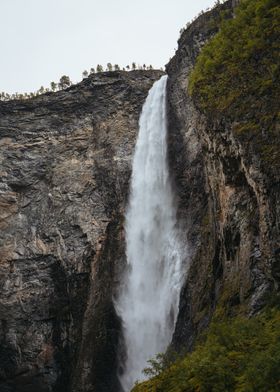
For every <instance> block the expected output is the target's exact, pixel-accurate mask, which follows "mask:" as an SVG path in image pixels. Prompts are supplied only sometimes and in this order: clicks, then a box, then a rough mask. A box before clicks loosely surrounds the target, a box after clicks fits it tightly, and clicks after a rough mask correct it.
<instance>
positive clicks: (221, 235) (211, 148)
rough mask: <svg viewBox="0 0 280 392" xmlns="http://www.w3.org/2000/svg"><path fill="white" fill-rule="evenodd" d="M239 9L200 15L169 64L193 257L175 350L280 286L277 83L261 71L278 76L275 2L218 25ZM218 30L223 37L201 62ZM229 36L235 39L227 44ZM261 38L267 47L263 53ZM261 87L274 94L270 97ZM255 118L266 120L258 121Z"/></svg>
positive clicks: (178, 171) (173, 143)
mask: <svg viewBox="0 0 280 392" xmlns="http://www.w3.org/2000/svg"><path fill="white" fill-rule="evenodd" d="M236 5H237V4H236V2H235V1H228V2H226V3H224V4H222V5H220V6H217V7H216V8H214V9H213V10H212V11H210V12H207V13H205V14H204V15H202V16H200V17H199V18H198V19H197V20H196V21H195V22H194V23H193V24H192V25H190V26H189V27H188V28H187V29H186V30H185V31H184V32H183V34H182V36H181V37H180V39H179V42H178V44H179V45H178V50H177V52H176V55H175V56H174V58H173V59H172V60H171V62H170V63H169V64H168V66H167V72H168V75H169V119H170V148H171V151H170V162H171V165H172V167H173V173H174V181H175V184H176V185H177V188H178V192H179V195H180V196H179V197H180V205H181V209H180V216H181V217H182V219H184V220H185V222H186V223H185V225H186V229H187V237H188V239H189V241H190V244H191V245H192V249H193V253H192V256H191V260H190V268H189V276H188V279H187V282H186V285H185V288H184V291H183V293H182V296H181V304H180V314H179V318H178V323H177V328H176V332H175V336H174V346H175V347H176V348H177V349H181V348H182V346H184V347H187V348H190V347H192V345H193V342H194V339H195V336H196V334H197V333H198V332H199V331H201V330H202V329H203V328H205V326H206V325H208V323H209V320H210V319H211V317H212V314H213V312H214V310H215V309H216V307H217V305H219V306H220V307H221V308H223V310H224V312H225V313H227V314H231V315H234V314H246V315H249V314H254V313H256V312H257V311H258V310H260V309H261V308H262V307H263V305H264V304H265V302H266V301H267V297H269V296H271V295H273V293H274V292H276V291H277V290H278V288H279V263H280V260H279V254H280V243H279V177H280V171H279V166H278V164H277V161H276V160H277V159H278V158H279V152H280V151H279V122H278V119H277V115H275V113H276V114H277V108H278V111H279V100H278V97H279V81H277V80H275V81H273V78H274V77H273V76H270V77H271V78H272V80H271V83H270V82H269V83H268V82H267V80H268V79H269V76H268V75H269V73H267V72H265V70H266V68H264V67H263V66H262V65H263V64H265V65H267V64H268V66H267V68H268V69H271V70H272V69H273V70H274V71H275V67H274V65H273V64H274V61H275V60H274V58H273V56H274V53H276V52H273V50H274V49H272V48H275V47H276V46H275V45H277V42H278V46H279V41H278V39H277V36H278V33H276V31H277V30H273V29H270V30H269V29H268V28H267V30H264V28H263V26H270V25H271V26H274V24H275V22H274V18H276V17H277V16H276V14H275V12H276V9H277V4H276V2H273V1H270V0H267V1H266V0H264V1H259V2H258V1H254V2H252V1H251V2H248V1H243V2H242V3H241V7H242V8H241V11H237V14H236V15H235V18H234V19H233V21H232V22H230V21H228V22H222V20H223V19H229V20H230V19H231V18H232V15H233V13H234V12H235V7H236ZM252 5H253V6H252ZM261 6H262V7H264V8H263V9H261V8H260V7H261ZM246 7H247V8H248V7H249V8H250V9H248V10H247V8H246ZM254 7H255V9H256V11H255V12H256V16H255V13H254ZM275 7H276V8H275ZM278 7H279V5H278ZM252 8H253V9H252ZM256 21H257V22H256ZM242 23H243V27H244V28H243V30H242V29H241V27H242ZM221 24H222V26H223V27H222V29H221V31H222V32H221V33H219V35H217V36H215V39H213V40H212V41H211V44H209V45H208V44H207V45H206V46H205V50H204V49H203V50H202V55H201V56H199V57H198V55H199V53H200V52H201V48H203V46H204V45H205V44H206V43H207V42H209V40H210V39H211V38H212V37H213V36H214V35H215V34H216V33H217V32H218V30H219V27H220V26H221ZM229 24H230V27H228V25H229ZM256 26H257V27H256ZM258 26H259V27H258ZM258 28H259V30H258ZM230 29H231V30H230ZM234 29H236V32H235V30H234ZM240 31H242V34H240ZM268 31H270V33H269V34H270V35H268ZM233 32H235V33H236V35H237V36H238V37H239V39H237V38H236V39H231V38H230V36H229V35H230V34H231V35H233ZM221 34H222V35H221ZM246 34H247V36H246ZM226 35H228V38H227V39H226V38H225V36H226ZM262 35H263V36H265V37H266V38H264V42H265V45H266V49H263V50H259V48H260V45H261V44H260V42H263V41H262ZM255 36H256V41H257V44H255V41H254V39H255ZM247 42H248V44H247ZM245 44H246V45H247V46H248V48H249V49H247V47H246V45H245ZM222 45H224V47H223V46H222ZM226 45H227V46H226ZM242 45H243V46H244V52H243V53H242V54H240V51H241V49H242V47H243V46H242ZM235 46H236V47H235ZM215 48H216V51H215ZM269 48H271V50H269ZM246 49H247V50H248V51H249V50H250V52H249V54H247V53H246V52H245V51H246ZM232 53H235V56H236V60H235V58H234V55H232ZM278 53H279V52H278ZM207 56H208V57H207ZM223 56H224V57H223ZM230 56H231V57H230ZM241 56H243V57H242V58H245V60H246V67H245V63H244V64H243V65H242V64H241V63H239V59H240V58H241ZM246 56H247V57H246ZM250 56H251V57H250ZM197 59H198V60H197ZM234 61H236V64H235V67H234ZM219 62H220V63H219ZM213 64H215V65H214V67H212V66H213ZM270 64H271V65H273V67H272V66H270ZM194 66H195V68H194ZM219 66H220V68H219ZM198 67H199V69H198ZM203 67H204V68H203ZM215 67H216V68H215ZM258 67H260V68H262V71H259V68H258ZM269 67H270V68H269ZM193 68H194V69H195V73H193V75H192V79H191V81H192V85H191V89H190V86H189V81H190V74H191V71H192V70H193ZM233 68H234V69H235V72H236V73H235V74H234V73H233V71H232V69H233ZM274 71H273V72H274ZM252 75H253V76H252ZM261 75H262V77H263V79H262V80H263V81H264V83H263V84H262V83H259V80H260V78H261ZM254 76H255V78H256V84H255V85H254V84H253V83H254ZM203 78H204V79H203ZM227 78H228V79H227ZM233 78H234V79H233ZM245 81H246V82H247V83H245ZM223 82H225V83H224V85H223V84H222V83H223ZM231 82H232V84H231ZM226 83H227V84H226ZM238 83H239V84H238ZM231 85H232V88H231ZM263 85H265V86H266V87H269V89H270V90H269V91H268V92H267V90H265V93H266V94H267V95H264V89H263ZM221 86H224V88H225V90H223V89H222V87H221ZM225 86H227V87H225ZM190 90H191V91H192V93H193V94H192V96H191V95H190V93H189V92H190ZM231 92H234V94H231ZM206 93H208V94H209V96H208V95H207V94H206ZM212 93H213V94H212ZM211 94H212V95H211ZM215 94H216V95H215ZM207 99H208V100H207ZM271 108H273V109H271ZM226 109H227V110H226ZM272 110H273V112H272ZM259 112H261V119H266V120H268V121H263V122H261V120H260V114H259ZM271 113H272V114H271ZM252 122H253V124H252ZM255 123H256V124H257V125H258V127H256V126H254V124H255ZM250 126H252V132H251V131H250ZM272 135H273V137H272ZM264 151H267V154H266V155H264Z"/></svg>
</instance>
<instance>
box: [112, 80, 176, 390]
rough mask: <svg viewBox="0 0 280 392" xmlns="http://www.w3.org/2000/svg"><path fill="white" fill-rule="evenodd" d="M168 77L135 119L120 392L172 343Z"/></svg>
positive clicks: (122, 296)
mask: <svg viewBox="0 0 280 392" xmlns="http://www.w3.org/2000/svg"><path fill="white" fill-rule="evenodd" d="M166 82H167V76H163V77H162V78H161V79H160V80H159V81H157V82H156V83H155V84H154V85H153V87H152V88H151V90H150V92H149V95H148V97H147V99H146V102H145V104H144V106H143V110H142V114H141V117H140V124H139V125H140V129H139V135H138V140H137V143H136V150H135V155H134V160H133V170H132V184H131V194H130V200H129V207H128V210H127V213H126V254H127V263H128V268H127V275H126V277H125V284H124V286H125V287H124V289H123V291H122V292H121V294H120V296H119V298H118V300H117V303H116V308H117V311H118V313H119V315H120V316H121V318H122V321H123V334H124V339H125V346H126V356H127V358H126V362H125V364H124V371H123V373H122V374H121V375H120V376H119V378H120V382H121V384H122V387H123V389H124V391H125V392H128V391H130V390H131V388H132V386H133V385H134V382H135V381H136V380H143V378H144V376H143V373H142V370H143V368H144V367H146V366H147V360H148V359H151V358H152V357H154V356H155V355H156V354H157V353H160V352H164V351H165V350H166V348H167V346H168V344H169V343H170V341H171V338H172V334H173V331H174V326H175V322H176V318H177V312H178V302H179V293H180V288H181V283H182V249H181V246H180V241H179V239H178V232H177V229H176V210H175V206H174V199H173V193H172V189H171V183H170V178H169V172H168V162H167V145H166V137H167V135H166V134H167V124H166V110H165V106H166V104H165V95H166Z"/></svg>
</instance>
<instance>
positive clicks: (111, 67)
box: [107, 63, 113, 72]
mask: <svg viewBox="0 0 280 392" xmlns="http://www.w3.org/2000/svg"><path fill="white" fill-rule="evenodd" d="M107 70H108V71H109V72H111V71H113V66H112V64H111V63H107Z"/></svg>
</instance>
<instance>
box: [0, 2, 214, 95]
mask: <svg viewBox="0 0 280 392" xmlns="http://www.w3.org/2000/svg"><path fill="white" fill-rule="evenodd" d="M213 3H214V0H138V1H135V0H107V1H106V0H0V26H1V38H0V49H1V61H0V91H5V92H8V93H13V92H30V91H35V90H38V89H39V88H40V86H41V85H43V86H45V87H49V83H50V82H51V81H55V82H56V81H58V80H59V78H60V76H61V75H63V74H66V75H69V76H70V78H71V80H72V81H75V82H76V81H79V80H81V75H82V72H83V70H85V69H90V67H95V66H96V64H98V63H100V64H102V65H104V66H106V64H107V63H108V62H111V63H112V64H119V65H120V66H126V65H127V64H131V62H133V61H135V62H136V63H139V64H143V63H145V64H152V65H153V66H154V67H155V68H157V67H158V68H159V67H163V66H164V65H165V64H166V63H167V62H168V60H169V58H170V57H172V56H173V54H174V49H175V48H176V47H177V39H178V37H179V30H180V29H181V28H182V27H183V26H184V25H185V24H186V23H187V22H188V21H190V20H191V19H192V18H193V17H194V16H196V15H197V14H198V13H199V11H201V10H203V9H206V8H207V7H208V6H212V5H213Z"/></svg>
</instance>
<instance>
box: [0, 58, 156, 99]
mask: <svg viewBox="0 0 280 392" xmlns="http://www.w3.org/2000/svg"><path fill="white" fill-rule="evenodd" d="M130 69H131V70H133V71H134V70H136V69H139V70H143V69H144V70H145V69H150V70H152V69H153V67H152V65H150V66H149V67H146V65H145V64H144V65H143V66H142V65H139V64H138V66H137V65H136V63H132V66H131V67H130V66H129V65H127V66H126V67H123V68H122V70H123V71H129V70H130ZM161 69H162V68H161ZM120 70H121V68H120V66H119V65H118V64H115V65H114V66H113V65H112V64H111V63H108V64H107V68H106V71H108V72H112V71H120ZM99 72H104V68H103V66H102V65H101V64H97V66H96V70H95V68H93V67H92V68H90V71H89V72H88V71H87V70H84V71H83V73H82V77H83V79H85V78H87V77H88V76H89V75H91V74H95V73H99ZM72 84H73V83H72V81H71V80H70V78H69V76H66V75H63V76H62V77H61V78H60V80H59V82H58V83H55V82H51V83H50V88H45V87H44V86H41V87H40V88H39V90H37V91H36V92H31V93H24V94H19V93H14V94H8V93H6V92H5V91H2V92H0V101H10V100H23V99H30V98H34V97H36V96H38V95H41V94H44V93H48V92H55V91H57V90H64V89H66V88H68V87H70V86H71V85H72Z"/></svg>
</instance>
